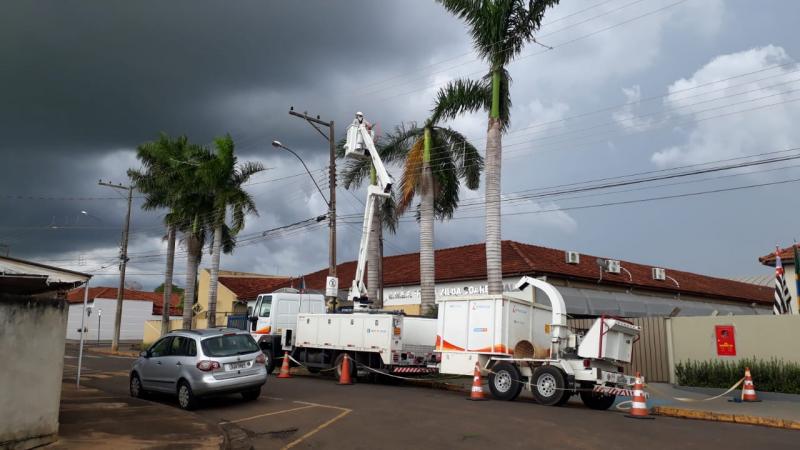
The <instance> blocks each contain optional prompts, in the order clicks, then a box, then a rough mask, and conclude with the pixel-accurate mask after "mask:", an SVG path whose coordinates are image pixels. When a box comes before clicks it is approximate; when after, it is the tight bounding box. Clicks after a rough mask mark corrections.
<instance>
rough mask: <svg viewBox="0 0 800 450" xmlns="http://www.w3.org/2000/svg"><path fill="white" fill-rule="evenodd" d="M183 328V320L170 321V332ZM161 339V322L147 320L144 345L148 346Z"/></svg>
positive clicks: (143, 339)
mask: <svg viewBox="0 0 800 450" xmlns="http://www.w3.org/2000/svg"><path fill="white" fill-rule="evenodd" d="M181 328H183V319H171V320H170V321H169V331H172V330H179V329H181ZM160 337H161V320H145V322H144V337H143V338H142V345H144V346H148V345H150V344H152V343H154V342H155V341H157V340H158V338H160Z"/></svg>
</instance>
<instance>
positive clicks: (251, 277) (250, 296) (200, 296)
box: [195, 269, 300, 328]
mask: <svg viewBox="0 0 800 450" xmlns="http://www.w3.org/2000/svg"><path fill="white" fill-rule="evenodd" d="M299 281H300V280H298V279H294V278H292V277H287V276H278V275H262V274H257V273H248V272H233V271H229V270H220V271H219V282H218V283H217V325H225V324H227V320H228V319H227V317H228V316H230V315H232V314H245V313H246V312H247V302H248V301H251V300H255V299H256V297H257V296H258V294H265V293H270V292H273V291H275V290H277V289H280V288H283V287H290V286H291V285H292V283H293V282H299ZM210 284H211V270H210V269H201V270H200V283H199V288H198V290H197V304H195V311H196V317H197V318H196V322H195V327H196V328H205V327H206V326H207V323H208V319H207V317H208V294H209V292H208V291H209V286H210Z"/></svg>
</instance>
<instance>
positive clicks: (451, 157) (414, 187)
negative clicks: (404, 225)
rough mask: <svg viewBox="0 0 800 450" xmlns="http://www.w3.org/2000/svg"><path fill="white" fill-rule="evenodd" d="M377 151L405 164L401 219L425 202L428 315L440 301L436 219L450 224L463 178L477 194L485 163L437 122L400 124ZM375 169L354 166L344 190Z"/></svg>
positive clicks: (423, 266)
mask: <svg viewBox="0 0 800 450" xmlns="http://www.w3.org/2000/svg"><path fill="white" fill-rule="evenodd" d="M377 147H378V151H379V152H380V154H381V159H382V160H383V161H384V162H385V163H387V164H389V163H392V162H400V161H402V162H403V163H404V170H403V174H402V177H401V181H400V191H401V193H400V200H399V201H398V203H397V212H396V214H397V215H399V214H402V213H403V212H405V211H406V210H407V209H408V207H409V206H411V203H412V200H413V199H414V197H415V196H416V195H419V196H420V198H421V202H420V207H419V210H418V214H417V216H418V220H419V221H420V288H421V289H420V294H421V308H422V309H423V311H422V312H423V313H424V314H427V313H429V312H430V310H431V308H433V305H434V297H435V289H434V287H435V284H434V281H435V280H434V276H435V267H434V248H433V247H434V246H433V221H434V218H438V219H440V220H445V219H448V218H450V217H452V216H453V213H454V212H455V209H456V208H457V206H458V202H459V191H460V187H461V180H462V179H463V180H464V181H465V182H466V185H467V187H468V188H469V189H477V187H478V184H479V182H480V172H481V169H482V168H483V159H482V158H481V156H480V155H479V154H478V151H477V149H476V148H475V147H474V146H473V145H472V144H471V143H470V142H469V141H467V139H466V137H464V136H463V135H462V134H461V133H459V132H457V131H455V130H453V129H451V128H444V127H439V126H437V125H436V122H434V121H433V120H428V121H427V122H426V123H425V125H424V126H423V127H418V126H416V125H415V124H412V125H411V126H410V127H408V128H406V127H404V126H402V125H401V126H399V127H397V128H396V129H395V130H394V132H392V133H389V134H387V136H385V138H384V139H383V140H382V141H381V142H379V143H378V145H377ZM370 167H371V164H369V162H368V161H355V162H351V163H350V164H349V165H348V166H347V167H346V170H345V174H344V184H345V187H346V188H349V187H350V185H352V184H356V185H357V183H358V182H360V180H362V179H363V178H364V177H365V176H366V174H367V173H368V172H369V169H370Z"/></svg>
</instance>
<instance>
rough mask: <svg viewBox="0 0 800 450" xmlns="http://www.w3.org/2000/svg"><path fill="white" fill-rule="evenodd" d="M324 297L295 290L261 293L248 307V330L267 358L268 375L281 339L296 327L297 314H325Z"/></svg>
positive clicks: (273, 364)
mask: <svg viewBox="0 0 800 450" xmlns="http://www.w3.org/2000/svg"><path fill="white" fill-rule="evenodd" d="M324 312H325V297H323V296H322V295H320V294H307V293H302V292H300V291H298V290H296V289H281V290H278V291H276V292H273V293H271V294H260V295H259V296H258V297H256V300H255V301H254V302H250V303H248V305H247V313H248V320H249V323H248V328H249V331H250V334H251V335H252V336H253V339H255V340H256V342H258V345H259V347H261V351H263V352H264V355H265V356H266V358H267V361H266V366H267V372H268V373H271V372H272V371H273V370H274V369H275V356H280V355H282V354H283V345H282V344H281V336H282V335H284V334H289V335H291V334H292V332H293V331H292V330H294V329H296V328H297V315H298V314H302V313H324Z"/></svg>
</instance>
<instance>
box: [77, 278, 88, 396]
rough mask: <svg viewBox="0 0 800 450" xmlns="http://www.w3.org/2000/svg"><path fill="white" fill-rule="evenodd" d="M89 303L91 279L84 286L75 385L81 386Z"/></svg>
mask: <svg viewBox="0 0 800 450" xmlns="http://www.w3.org/2000/svg"><path fill="white" fill-rule="evenodd" d="M87 303H89V280H86V285H84V288H83V311H81V330H80V333H81V344H80V347H79V348H78V377H77V378H76V379H75V385H76V386H77V387H81V366H82V364H83V335H84V334H86V333H84V332H83V331H84V330H85V328H84V321H85V320H86V304H87Z"/></svg>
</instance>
